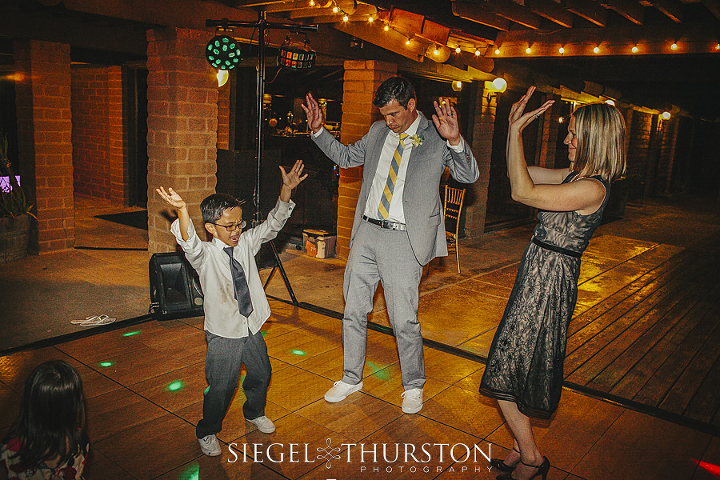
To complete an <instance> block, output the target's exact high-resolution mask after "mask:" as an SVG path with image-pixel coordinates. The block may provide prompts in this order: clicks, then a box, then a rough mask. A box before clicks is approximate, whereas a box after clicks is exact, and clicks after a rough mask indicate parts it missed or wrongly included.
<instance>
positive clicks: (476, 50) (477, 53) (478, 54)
mask: <svg viewBox="0 0 720 480" xmlns="http://www.w3.org/2000/svg"><path fill="white" fill-rule="evenodd" d="M475 56H476V57H479V56H480V50H478V49H477V48H476V49H475Z"/></svg>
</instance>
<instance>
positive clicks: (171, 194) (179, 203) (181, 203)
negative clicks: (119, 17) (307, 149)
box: [155, 167, 282, 241]
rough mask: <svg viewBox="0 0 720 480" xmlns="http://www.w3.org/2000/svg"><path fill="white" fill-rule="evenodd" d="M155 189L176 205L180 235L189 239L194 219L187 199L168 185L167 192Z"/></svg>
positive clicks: (172, 204) (168, 201)
mask: <svg viewBox="0 0 720 480" xmlns="http://www.w3.org/2000/svg"><path fill="white" fill-rule="evenodd" d="M280 168H282V167H280ZM155 191H156V192H157V193H158V194H159V195H160V196H161V197H162V198H163V199H164V200H165V201H166V202H167V203H169V204H170V205H171V206H173V207H175V210H177V214H178V220H179V221H180V235H182V239H183V240H184V241H187V239H188V238H190V237H188V233H187V229H188V227H189V226H190V223H191V221H192V220H190V214H189V213H188V211H187V204H186V203H185V200H183V199H182V197H181V196H180V195H178V193H177V192H176V191H175V190H173V189H172V187H168V189H167V192H166V191H165V188H163V187H160V188H156V189H155Z"/></svg>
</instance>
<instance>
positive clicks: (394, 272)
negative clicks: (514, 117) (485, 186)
mask: <svg viewBox="0 0 720 480" xmlns="http://www.w3.org/2000/svg"><path fill="white" fill-rule="evenodd" d="M306 103H307V106H306V105H303V109H304V110H305V113H306V115H307V120H308V126H309V127H310V129H311V130H312V138H313V141H314V142H315V143H316V144H317V145H318V147H320V149H321V150H322V151H323V153H325V155H327V156H328V158H330V160H332V161H333V162H335V163H337V164H338V165H339V166H340V167H342V168H350V167H357V166H360V165H363V166H364V170H363V181H362V187H361V189H360V196H359V198H358V203H357V207H356V209H355V219H354V222H353V228H352V234H351V237H350V247H351V250H350V255H349V256H348V261H347V265H346V267H345V280H344V285H343V293H344V295H345V314H344V318H343V348H344V364H343V377H342V380H340V381H338V382H335V385H334V386H333V387H332V388H331V389H330V390H328V391H327V393H325V400H327V401H328V402H340V401H342V400H344V399H345V398H347V396H348V395H350V394H351V393H353V392H357V391H359V390H360V389H361V388H362V385H363V383H362V379H363V367H364V366H365V349H366V340H367V315H368V313H370V312H371V311H372V309H373V296H374V294H375V290H376V289H377V285H378V282H379V281H382V283H383V288H384V290H385V303H386V305H387V309H388V315H389V317H390V324H391V325H392V327H393V330H394V332H395V337H396V342H397V348H398V352H399V355H400V370H401V372H402V383H403V387H404V389H405V391H404V393H403V394H402V398H403V402H402V410H403V412H405V413H417V412H419V411H420V409H422V404H423V385H424V384H425V360H424V356H423V346H422V336H421V334H420V323H419V322H418V319H417V310H418V298H419V293H418V287H419V285H420V278H421V276H422V267H423V265H425V264H427V263H428V262H430V260H432V259H433V258H435V257H437V256H445V255H447V254H448V251H447V243H446V240H445V222H444V220H443V212H442V206H441V203H440V194H439V185H440V177H441V176H442V174H443V172H444V171H445V168H446V167H447V168H449V169H450V174H451V175H452V176H453V178H455V179H456V180H458V181H460V182H464V183H470V182H474V181H475V180H477V178H478V175H479V173H478V167H477V163H476V161H475V158H474V157H473V154H472V152H471V151H470V146H469V145H468V144H467V142H465V141H464V140H463V138H462V136H461V135H460V129H459V127H458V120H457V113H456V112H455V109H454V108H453V107H452V105H450V104H449V103H446V102H442V99H441V104H440V105H438V102H435V105H434V106H435V112H436V113H435V114H434V115H433V116H432V121H433V123H434V125H433V123H430V122H429V121H428V120H427V119H426V118H425V116H424V115H423V114H422V113H421V112H419V111H418V110H417V99H416V98H415V88H414V87H413V86H412V84H411V83H410V82H409V81H407V80H406V79H404V78H402V77H392V78H390V79H388V80H386V81H385V82H383V83H382V84H381V85H380V87H379V88H378V89H377V91H376V92H375V98H374V99H373V104H374V105H375V106H376V107H378V108H379V109H380V113H381V114H382V115H383V116H384V117H385V120H384V121H382V120H381V121H377V122H375V123H374V124H373V125H372V126H371V127H370V130H369V131H368V133H367V134H365V136H364V137H363V138H361V139H360V140H359V141H358V142H357V143H354V144H352V145H343V144H342V143H340V142H339V141H337V140H335V138H334V137H333V136H332V135H331V134H330V133H329V132H328V131H327V130H325V129H324V128H323V126H322V124H323V116H322V111H321V110H320V107H319V105H318V103H317V101H316V100H315V99H314V98H313V96H312V95H311V94H310V93H308V94H307V96H306Z"/></svg>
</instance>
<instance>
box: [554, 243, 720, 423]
mask: <svg viewBox="0 0 720 480" xmlns="http://www.w3.org/2000/svg"><path fill="white" fill-rule="evenodd" d="M656 250H660V248H658V249H656ZM648 255H655V256H657V255H663V253H662V252H653V251H649V252H648ZM656 258H657V257H656ZM719 269H720V238H718V237H717V236H716V237H713V238H711V239H709V240H708V241H705V242H703V243H702V244H699V245H694V246H693V247H691V248H688V249H686V250H684V251H682V252H680V253H678V254H675V255H673V256H671V257H669V258H667V259H666V260H664V261H662V262H659V263H658V264H657V266H656V267H655V268H653V269H651V270H649V271H647V272H646V273H644V274H642V275H641V276H640V277H638V278H637V279H635V280H633V281H632V282H630V283H628V284H627V285H625V286H623V287H622V288H620V289H618V290H617V292H615V293H613V294H612V295H610V296H608V297H606V298H604V299H603V300H602V301H600V302H599V303H596V304H594V305H592V307H590V308H588V309H586V310H584V311H582V312H581V313H579V314H578V315H576V317H575V318H574V319H573V321H572V323H571V325H570V331H569V337H568V345H567V357H566V361H565V374H566V379H567V380H568V381H569V382H572V383H574V384H579V385H584V386H587V387H590V388H592V389H596V390H599V391H601V392H607V393H609V394H612V395H617V396H619V397H622V398H626V399H630V400H633V401H636V402H640V403H642V404H645V405H650V406H652V407H658V408H660V409H662V410H665V411H668V412H671V413H674V414H678V415H683V416H687V417H689V418H691V419H694V420H698V421H701V422H706V423H709V424H711V425H713V426H715V427H720V312H718V310H717V307H718V304H719V303H720V302H718V298H720V295H719V293H720V292H719V290H720V276H718V271H720V270H719ZM596 279H597V280H598V281H600V282H602V281H603V280H602V279H601V278H598V277H596ZM593 280H595V279H593ZM593 280H588V281H587V282H586V283H585V284H584V285H583V287H581V288H584V289H587V287H588V285H587V284H588V283H590V282H592V281H593Z"/></svg>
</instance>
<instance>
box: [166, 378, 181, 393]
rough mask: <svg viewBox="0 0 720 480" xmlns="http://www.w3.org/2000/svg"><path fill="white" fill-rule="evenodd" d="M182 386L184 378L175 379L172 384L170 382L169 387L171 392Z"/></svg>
mask: <svg viewBox="0 0 720 480" xmlns="http://www.w3.org/2000/svg"><path fill="white" fill-rule="evenodd" d="M182 387H183V382H182V380H175V381H174V382H171V383H170V384H168V386H167V389H168V391H170V392H177V391H178V390H180V389H181V388H182Z"/></svg>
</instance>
